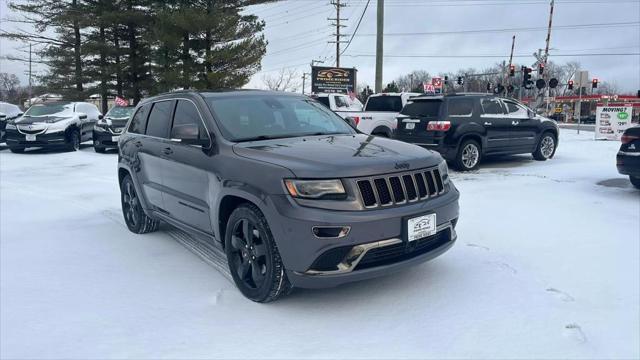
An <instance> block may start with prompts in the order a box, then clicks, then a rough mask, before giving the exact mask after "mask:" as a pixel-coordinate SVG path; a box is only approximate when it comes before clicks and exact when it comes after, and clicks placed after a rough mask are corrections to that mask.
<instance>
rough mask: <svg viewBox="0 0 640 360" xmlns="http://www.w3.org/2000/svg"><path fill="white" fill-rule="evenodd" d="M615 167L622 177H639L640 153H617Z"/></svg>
mask: <svg viewBox="0 0 640 360" xmlns="http://www.w3.org/2000/svg"><path fill="white" fill-rule="evenodd" d="M616 167H617V168H618V172H619V173H620V174H622V175H630V176H636V177H640V152H627V151H619V152H618V155H617V156H616Z"/></svg>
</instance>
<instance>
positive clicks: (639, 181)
mask: <svg viewBox="0 0 640 360" xmlns="http://www.w3.org/2000/svg"><path fill="white" fill-rule="evenodd" d="M629 181H631V184H632V185H633V186H634V187H635V188H636V189H640V177H638V176H629Z"/></svg>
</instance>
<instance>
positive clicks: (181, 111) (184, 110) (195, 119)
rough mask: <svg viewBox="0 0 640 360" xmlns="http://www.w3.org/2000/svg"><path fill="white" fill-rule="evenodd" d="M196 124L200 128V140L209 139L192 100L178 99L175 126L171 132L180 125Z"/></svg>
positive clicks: (174, 117) (174, 119)
mask: <svg viewBox="0 0 640 360" xmlns="http://www.w3.org/2000/svg"><path fill="white" fill-rule="evenodd" d="M187 126H192V127H193V126H195V127H197V129H198V138H199V139H200V140H208V139H209V137H208V136H207V130H206V129H205V128H204V125H203V123H202V119H201V118H200V114H199V113H198V109H197V108H196V107H195V105H193V103H192V102H190V101H187V100H178V105H177V106H176V113H175V115H174V116H173V126H172V127H171V133H172V134H173V132H174V130H176V129H178V128H180V127H187Z"/></svg>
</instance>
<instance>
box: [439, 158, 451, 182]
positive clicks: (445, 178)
mask: <svg viewBox="0 0 640 360" xmlns="http://www.w3.org/2000/svg"><path fill="white" fill-rule="evenodd" d="M438 171H440V177H441V178H442V182H443V183H445V184H448V183H449V167H448V166H447V162H446V161H444V160H442V162H441V163H440V164H438Z"/></svg>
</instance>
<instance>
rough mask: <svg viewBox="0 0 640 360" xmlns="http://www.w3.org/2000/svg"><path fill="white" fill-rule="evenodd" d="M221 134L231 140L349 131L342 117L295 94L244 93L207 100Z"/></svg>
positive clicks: (349, 132) (343, 132)
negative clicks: (266, 94) (242, 94)
mask: <svg viewBox="0 0 640 360" xmlns="http://www.w3.org/2000/svg"><path fill="white" fill-rule="evenodd" d="M207 103H208V105H209V107H210V108H211V110H212V111H213V112H214V113H215V115H216V116H215V118H216V121H218V122H219V123H220V125H221V127H222V130H223V134H224V136H225V137H226V138H227V139H230V140H232V141H243V140H244V141H246V140H250V139H255V138H258V137H261V136H264V137H268V138H279V137H280V138H281V137H297V136H305V135H314V134H318V135H320V134H353V133H354V130H353V129H352V128H351V127H350V126H349V125H347V124H346V123H345V122H344V120H342V118H340V117H339V116H337V115H336V114H335V113H333V112H332V111H330V110H329V109H327V108H326V107H324V106H323V105H321V104H319V103H317V102H316V101H313V100H310V99H307V98H303V97H298V96H265V95H253V96H250V95H247V96H231V97H212V98H208V99H207Z"/></svg>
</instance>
